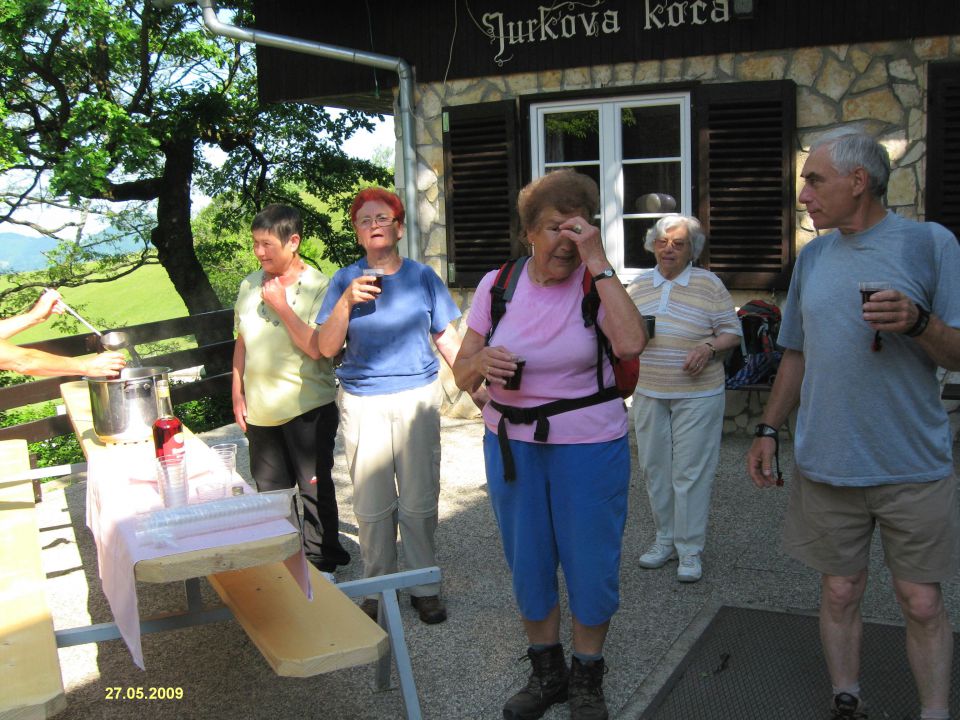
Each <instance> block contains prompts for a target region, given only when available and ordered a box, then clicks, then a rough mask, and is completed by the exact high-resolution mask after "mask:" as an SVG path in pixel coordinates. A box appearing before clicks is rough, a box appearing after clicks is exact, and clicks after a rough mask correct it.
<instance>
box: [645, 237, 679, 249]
mask: <svg viewBox="0 0 960 720" xmlns="http://www.w3.org/2000/svg"><path fill="white" fill-rule="evenodd" d="M667 245H672V246H673V247H674V248H675V249H677V250H686V249H687V241H686V240H671V239H669V238H657V239H656V240H654V241H653V246H654V247H655V248H657V250H663V249H664V248H666V247H667Z"/></svg>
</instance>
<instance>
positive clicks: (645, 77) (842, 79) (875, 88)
mask: <svg viewBox="0 0 960 720" xmlns="http://www.w3.org/2000/svg"><path fill="white" fill-rule="evenodd" d="M945 60H960V36H953V37H936V38H923V39H916V40H912V41H898V42H878V43H868V44H862V45H831V46H825V47H812V48H801V49H797V50H783V51H772V52H758V53H751V54H742V55H732V54H729V55H716V56H702V57H692V58H680V59H672V60H664V61H650V62H641V63H619V64H615V65H601V66H594V67H584V68H572V69H567V70H554V71H550V72H544V73H539V74H535V73H524V74H516V75H504V76H498V77H485V78H477V79H472V80H454V81H450V82H447V83H432V84H424V85H419V86H418V88H417V92H418V96H417V101H416V104H417V122H416V132H417V178H416V182H417V190H418V192H419V197H420V207H419V210H420V223H421V232H422V233H423V248H422V252H421V256H422V258H423V260H424V262H426V263H428V264H429V265H431V266H432V267H433V268H434V269H435V270H436V271H437V273H438V274H439V275H440V276H441V277H446V261H447V257H446V247H447V244H446V224H445V219H444V198H443V171H444V168H443V136H442V112H441V108H442V107H444V106H449V105H463V104H468V103H477V102H485V101H489V102H494V101H497V100H504V99H509V98H515V97H519V96H522V95H531V94H537V93H555V92H560V91H582V90H589V89H599V88H612V87H624V88H627V87H630V88H639V89H641V90H642V86H644V85H654V84H662V83H671V82H681V81H692V80H695V81H700V82H704V83H724V82H743V81H760V80H782V79H791V80H793V81H794V82H795V83H796V85H797V139H796V146H797V169H798V172H799V169H800V168H801V167H802V165H803V162H804V160H805V159H806V149H807V148H809V146H810V142H811V140H812V139H814V138H816V136H817V135H819V134H820V133H821V132H823V131H825V130H828V129H831V128H833V127H835V126H837V125H839V124H841V123H847V122H853V121H855V122H858V123H860V124H861V125H862V126H863V127H864V128H865V129H866V130H868V131H869V132H871V133H872V134H874V135H876V136H877V137H879V138H880V139H881V140H882V142H883V143H884V145H885V146H886V147H887V149H888V151H889V153H890V158H891V160H892V162H893V166H894V169H893V172H892V175H891V177H890V183H889V189H888V193H887V204H888V205H889V206H890V207H891V208H893V209H894V210H896V211H897V212H898V213H899V214H901V215H903V216H905V217H911V218H918V219H922V218H923V217H924V189H923V188H924V173H925V166H924V163H925V160H926V128H927V123H926V94H927V64H928V63H930V62H936V61H945ZM796 183H797V193H799V189H800V183H801V179H800V178H799V175H798V177H797V180H796ZM815 234H816V233H815V230H814V228H813V226H812V224H811V223H810V220H809V218H808V217H807V215H806V212H805V210H804V209H803V207H802V206H799V205H798V206H797V232H796V247H797V250H798V251H799V249H800V248H801V247H802V246H803V245H804V244H805V243H806V242H808V241H809V240H810V239H811V238H812V237H814V235H815ZM732 294H733V296H734V301H735V302H736V303H737V304H738V305H740V304H742V303H743V302H746V301H747V300H749V299H751V298H753V297H764V299H767V300H770V301H772V302H775V303H777V304H781V303H782V300H783V298H782V296H781V295H778V294H775V293H766V294H765V293H757V292H756V291H734V292H733V293H732ZM456 300H457V301H458V302H459V303H460V306H461V307H462V308H464V310H465V312H468V311H469V303H470V301H471V294H470V293H465V292H461V293H459V294H458V295H457V296H456ZM461 325H463V327H461V332H463V331H464V330H465V325H464V324H463V323H462V321H461ZM444 386H445V388H446V390H447V398H448V402H447V403H446V407H447V412H450V413H453V414H456V415H460V416H469V415H471V414H472V413H473V409H472V408H473V406H472V403H471V402H470V400H469V398H461V397H459V394H458V393H457V391H456V386H455V385H454V384H453V382H452V379H451V378H449V377H445V378H444ZM762 403H763V398H762V397H761V396H760V394H758V393H744V392H735V393H728V396H727V422H726V424H725V429H726V430H728V431H733V430H742V429H745V428H752V427H753V423H754V422H755V420H754V418H755V417H757V416H758V415H759V413H760V410H761V407H762Z"/></svg>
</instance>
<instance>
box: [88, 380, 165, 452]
mask: <svg viewBox="0 0 960 720" xmlns="http://www.w3.org/2000/svg"><path fill="white" fill-rule="evenodd" d="M169 372H170V368H168V367H145V368H124V369H123V370H122V371H121V373H120V377H119V378H108V377H85V378H84V380H86V381H87V386H88V387H89V388H90V411H91V413H92V415H93V430H94V432H95V433H96V434H97V437H98V438H100V439H101V440H103V441H104V442H137V441H140V440H146V439H147V438H149V437H151V435H152V432H153V423H154V421H155V420H156V419H157V393H156V383H157V380H166V379H167V373H169Z"/></svg>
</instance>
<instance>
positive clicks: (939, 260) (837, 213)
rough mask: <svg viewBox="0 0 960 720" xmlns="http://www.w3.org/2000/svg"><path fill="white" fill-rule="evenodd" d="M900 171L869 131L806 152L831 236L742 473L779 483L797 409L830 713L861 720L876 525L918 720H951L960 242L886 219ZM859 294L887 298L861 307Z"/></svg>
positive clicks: (798, 548)
mask: <svg viewBox="0 0 960 720" xmlns="http://www.w3.org/2000/svg"><path fill="white" fill-rule="evenodd" d="M889 174H890V161H889V158H888V156H887V153H886V150H884V148H883V147H882V146H881V145H880V144H879V143H878V142H876V141H875V140H874V139H873V138H871V137H869V136H868V135H865V134H863V133H861V132H858V131H853V130H849V129H842V130H840V131H839V132H835V133H831V134H830V135H828V136H826V137H824V138H823V139H821V140H819V141H818V142H817V143H815V144H814V145H813V147H812V148H811V150H810V155H809V156H808V158H807V161H806V163H805V164H804V167H803V171H802V173H801V175H802V176H803V178H804V186H803V189H802V191H801V192H800V198H799V199H800V202H802V203H803V204H804V205H805V206H806V208H807V212H808V214H809V216H810V219H811V220H812V221H813V224H814V226H815V227H816V228H817V229H818V230H820V229H827V228H835V229H836V230H835V231H834V232H831V233H829V234H826V235H822V236H820V237H817V238H816V239H814V240H813V241H812V242H810V243H809V244H808V245H807V246H806V247H805V248H804V249H803V251H802V252H801V253H800V256H799V258H798V261H797V265H796V268H795V270H794V274H793V278H792V280H791V283H790V290H789V294H788V297H787V301H786V303H785V305H784V312H783V322H782V325H781V331H780V336H779V338H778V341H779V343H780V344H781V345H782V346H783V347H784V349H785V351H784V356H783V360H782V361H781V364H780V368H779V371H778V373H777V379H776V382H775V383H774V386H773V389H772V390H771V393H770V399H769V401H768V403H767V406H766V408H765V410H764V415H763V422H762V423H760V424H759V425H758V426H757V429H756V435H757V439H756V440H755V441H754V443H753V445H752V447H751V449H750V452H749V453H748V456H747V468H748V472H749V474H750V477H751V479H752V480H753V481H754V483H755V484H756V485H757V486H758V487H761V488H764V487H771V486H773V485H775V484H776V481H775V479H774V477H773V475H772V473H771V460H772V458H773V455H774V450H775V445H776V440H777V428H778V427H780V425H781V424H782V423H783V422H784V421H785V420H786V418H787V416H788V415H789V413H790V412H791V411H792V410H793V409H794V407H797V406H798V405H799V409H798V413H797V433H796V442H795V455H796V461H797V477H796V478H795V479H794V481H793V482H792V483H791V494H790V500H789V502H788V506H787V516H786V522H785V525H784V547H785V549H786V551H787V552H788V553H789V554H790V555H792V556H794V557H796V558H797V559H799V560H801V561H802V562H804V563H806V564H807V565H809V566H810V567H813V568H814V569H816V570H818V571H820V572H821V574H822V597H821V607H820V628H821V638H822V641H823V650H824V655H825V656H826V659H827V667H828V670H829V673H830V679H831V682H832V684H833V695H834V697H833V702H832V704H831V713H832V714H831V717H835V718H844V717H850V718H865V717H866V710H865V703H864V702H863V700H862V699H861V697H860V679H859V670H860V637H861V633H862V630H861V619H860V602H861V599H862V597H863V592H864V589H865V588H866V582H867V567H868V562H869V550H870V540H871V537H872V533H873V529H874V527H875V526H879V527H880V534H881V538H882V541H883V546H884V557H885V559H886V562H887V565H888V567H889V569H890V573H891V575H892V576H893V584H894V586H895V590H896V594H897V599H898V600H899V602H900V606H901V609H902V611H903V613H904V616H905V618H906V632H907V646H908V648H909V649H910V652H909V653H908V658H909V660H910V667H911V669H912V671H913V675H914V679H915V681H916V683H917V689H918V692H919V696H920V702H921V706H922V717H923V718H947V717H949V710H948V699H949V686H950V669H951V663H952V652H953V648H952V638H953V635H952V630H951V628H950V622H949V619H948V617H947V614H946V611H945V609H944V605H943V598H942V593H941V589H940V583H941V582H943V581H945V580H947V579H948V578H950V577H952V576H953V575H954V573H955V572H956V571H957V568H958V565H960V519H958V516H957V499H956V487H955V486H956V479H955V478H954V477H953V459H952V455H951V441H950V429H949V422H948V419H947V415H946V412H945V411H944V408H943V404H942V402H941V401H940V387H939V383H938V382H937V378H936V371H937V367H938V366H941V367H944V368H947V369H950V370H955V369H960V330H958V328H960V285H958V284H957V283H956V282H955V281H954V279H955V278H956V277H958V275H960V246H958V244H957V240H956V238H954V236H953V235H952V234H951V233H950V232H949V231H947V230H946V229H945V228H943V227H941V226H940V225H937V224H935V223H917V222H913V221H910V220H905V219H903V218H900V217H898V216H897V215H895V214H893V213H891V212H888V211H887V210H886V209H885V208H884V205H883V199H882V198H883V195H884V193H885V192H886V185H887V180H888V178H889ZM861 283H868V284H869V283H885V285H881V287H885V288H887V289H875V288H871V289H873V292H872V293H869V292H868V293H866V294H864V295H863V297H861V293H860V290H861V287H860V285H861Z"/></svg>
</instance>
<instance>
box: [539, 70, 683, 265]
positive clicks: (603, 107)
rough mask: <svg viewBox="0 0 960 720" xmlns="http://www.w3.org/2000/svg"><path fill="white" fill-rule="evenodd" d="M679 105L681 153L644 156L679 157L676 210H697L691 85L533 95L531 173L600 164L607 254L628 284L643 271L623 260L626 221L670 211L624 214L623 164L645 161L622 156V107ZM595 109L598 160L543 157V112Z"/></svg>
mask: <svg viewBox="0 0 960 720" xmlns="http://www.w3.org/2000/svg"><path fill="white" fill-rule="evenodd" d="M662 106H676V107H678V108H679V128H678V129H677V132H678V133H679V148H680V155H679V157H678V156H663V157H658V158H655V159H654V158H646V159H643V160H644V161H647V162H652V161H657V162H665V161H666V162H671V161H675V162H678V163H679V165H680V197H679V198H678V199H677V200H678V206H677V207H678V210H680V211H685V212H686V213H687V214H693V213H694V211H693V206H694V197H695V196H694V191H693V178H694V177H695V172H694V171H695V168H694V164H695V161H696V157H695V155H694V151H693V130H694V127H693V98H692V93H691V91H690V90H689V89H676V88H675V89H662V88H661V89H657V88H649V89H645V90H644V91H643V92H630V93H618V94H616V95H605V96H598V95H591V96H589V97H571V96H567V97H560V98H553V99H543V100H531V101H530V103H529V106H528V108H527V115H528V118H529V123H528V129H529V134H528V135H527V138H528V140H527V142H529V164H528V168H529V173H530V178H531V179H533V178H537V177H540V176H541V175H543V174H544V173H545V172H546V171H547V169H549V167H576V166H577V165H580V166H584V165H591V166H592V165H594V164H599V176H600V178H601V183H600V185H601V187H600V217H599V220H600V231H601V235H602V237H603V243H604V248H605V249H606V252H607V259H608V260H610V263H611V264H612V265H613V267H614V269H615V270H616V272H617V276H618V277H619V279H620V281H621V282H624V283H628V282H630V281H632V280H633V279H634V278H635V277H636V276H637V275H638V274H640V273H641V272H642V271H643V268H639V267H627V266H626V263H625V252H624V251H625V244H626V243H625V232H624V220H625V219H629V220H634V219H637V220H644V219H657V218H660V217H663V216H664V215H665V214H666V213H662V212H661V213H626V212H625V208H624V170H623V169H624V166H625V165H630V164H641V163H640V162H637V161H638V160H640V159H637V158H630V159H626V160H625V159H624V157H623V141H622V138H623V135H622V132H621V130H622V125H621V122H622V121H621V118H622V110H624V109H629V108H643V107H662ZM589 110H595V111H596V112H597V116H598V135H599V138H598V141H599V147H598V152H597V155H598V157H597V160H596V161H595V162H594V161H570V162H561V163H547V162H546V159H545V157H544V152H545V144H546V136H545V117H546V116H547V115H549V114H551V113H558V112H583V111H589Z"/></svg>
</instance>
